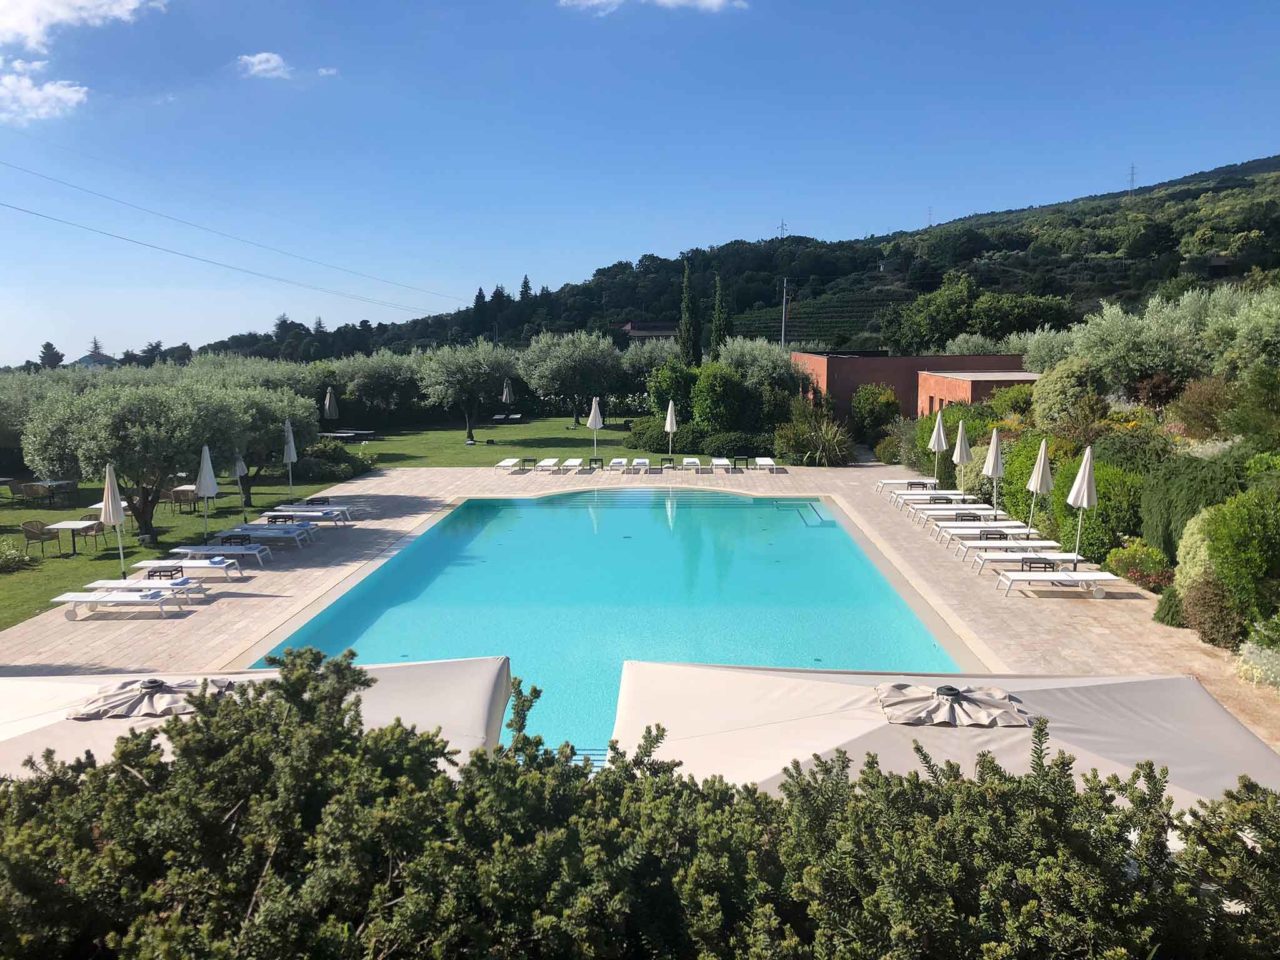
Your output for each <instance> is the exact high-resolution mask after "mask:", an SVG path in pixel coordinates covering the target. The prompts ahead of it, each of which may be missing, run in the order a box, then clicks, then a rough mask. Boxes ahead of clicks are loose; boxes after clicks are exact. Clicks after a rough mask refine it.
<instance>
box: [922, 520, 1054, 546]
mask: <svg viewBox="0 0 1280 960" xmlns="http://www.w3.org/2000/svg"><path fill="white" fill-rule="evenodd" d="M988 531H990V532H992V533H1005V534H1008V535H1009V539H1011V540H1012V539H1013V538H1014V537H1017V536H1022V537H1023V538H1029V537H1030V536H1031V535H1032V534H1034V533H1035V531H1034V530H1028V529H1027V525H1026V524H1025V523H1023V522H1022V521H1021V520H979V521H977V522H974V521H972V520H943V521H942V522H940V523H935V524H934V525H933V526H932V527H930V528H929V536H930V537H932V538H933V539H935V540H937V541H938V542H939V543H950V542H951V541H952V540H953V539H955V538H956V537H968V538H970V539H974V540H981V539H982V534H983V533H985V532H988Z"/></svg>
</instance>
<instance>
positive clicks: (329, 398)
mask: <svg viewBox="0 0 1280 960" xmlns="http://www.w3.org/2000/svg"><path fill="white" fill-rule="evenodd" d="M323 416H324V418H325V419H326V420H337V419H338V398H337V397H336V396H334V393H333V387H330V388H329V389H328V390H326V391H325V392H324V411H323Z"/></svg>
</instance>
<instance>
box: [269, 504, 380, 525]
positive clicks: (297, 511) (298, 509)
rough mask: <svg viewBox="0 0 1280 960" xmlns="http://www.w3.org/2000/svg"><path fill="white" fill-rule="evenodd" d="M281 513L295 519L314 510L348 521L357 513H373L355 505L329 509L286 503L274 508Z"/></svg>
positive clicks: (336, 506) (341, 505) (333, 506)
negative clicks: (291, 515)
mask: <svg viewBox="0 0 1280 960" xmlns="http://www.w3.org/2000/svg"><path fill="white" fill-rule="evenodd" d="M272 509H273V510H275V511H278V512H279V513H291V514H293V515H294V516H295V517H297V516H301V515H303V514H306V513H308V512H310V511H313V510H323V511H325V512H326V513H338V514H341V515H342V516H343V517H344V518H345V519H346V520H348V521H352V520H354V519H355V515H356V514H357V513H372V512H373V511H371V510H370V509H369V508H368V507H362V506H359V505H357V504H353V503H333V504H330V505H329V506H327V507H318V506H316V505H315V504H313V503H285V504H281V505H280V506H278V507H274V508H272Z"/></svg>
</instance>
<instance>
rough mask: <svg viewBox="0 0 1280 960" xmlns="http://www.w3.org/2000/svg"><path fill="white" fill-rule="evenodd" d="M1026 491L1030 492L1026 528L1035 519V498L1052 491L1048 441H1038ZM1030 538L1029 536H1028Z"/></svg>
mask: <svg viewBox="0 0 1280 960" xmlns="http://www.w3.org/2000/svg"><path fill="white" fill-rule="evenodd" d="M1027 489H1028V490H1030V491H1031V513H1030V514H1029V515H1028V516H1027V526H1028V527H1030V526H1031V522H1032V521H1033V520H1035V518H1036V497H1038V496H1040V494H1042V493H1043V494H1045V495H1048V494H1049V493H1051V492H1052V491H1053V472H1052V471H1051V470H1050V469H1049V441H1048V440H1041V441H1040V453H1039V454H1038V455H1037V456H1036V465H1035V467H1034V469H1032V471H1031V479H1030V480H1028V481H1027ZM1028 536H1030V534H1028Z"/></svg>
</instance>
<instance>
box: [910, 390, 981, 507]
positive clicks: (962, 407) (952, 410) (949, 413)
mask: <svg viewBox="0 0 1280 960" xmlns="http://www.w3.org/2000/svg"><path fill="white" fill-rule="evenodd" d="M938 417H942V427H943V431H944V432H945V433H946V435H947V444H948V448H949V451H948V452H947V453H944V454H943V455H942V456H940V457H938V482H939V483H940V484H941V485H942V486H944V487H949V486H951V485H952V484H954V483H955V479H956V468H955V464H953V463H952V462H951V454H950V450H953V449H954V448H955V441H956V431H957V430H958V429H959V427H960V421H961V420H963V421H964V429H965V433H966V434H967V435H968V437H969V443H970V444H974V443H984V442H985V441H986V439H987V438H988V437H989V436H990V435H991V428H992V426H993V425H994V424H995V421H996V415H995V411H994V410H992V409H991V408H990V407H989V406H987V405H986V404H982V403H975V404H966V403H953V404H951V405H949V406H946V407H943V408H942V410H941V411H940V412H939V413H935V414H931V415H930V416H927V417H921V418H920V419H919V420H916V421H915V434H914V436H913V437H912V440H911V443H912V447H913V449H912V450H911V451H910V456H908V455H906V454H904V455H903V458H902V462H903V463H906V464H907V465H908V466H910V467H912V468H913V469H915V470H918V471H920V472H921V473H927V474H928V475H929V476H933V461H934V457H933V452H932V451H931V450H930V449H929V438H930V437H931V436H932V435H933V424H934V421H935V420H936V419H937V418H938Z"/></svg>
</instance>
